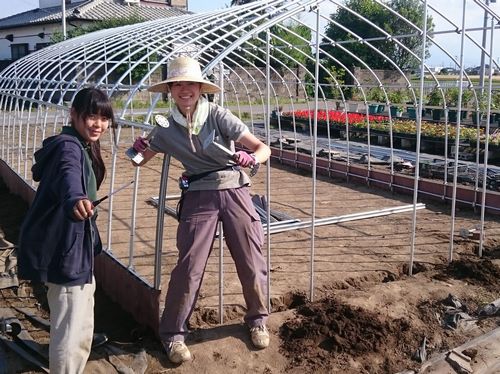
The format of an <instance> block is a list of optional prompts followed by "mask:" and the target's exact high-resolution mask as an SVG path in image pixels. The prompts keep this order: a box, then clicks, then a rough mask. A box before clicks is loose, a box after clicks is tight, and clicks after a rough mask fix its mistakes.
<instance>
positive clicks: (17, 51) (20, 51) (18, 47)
mask: <svg viewBox="0 0 500 374" xmlns="http://www.w3.org/2000/svg"><path fill="white" fill-rule="evenodd" d="M10 53H11V55H12V60H18V59H20V58H21V57H24V56H26V55H27V54H28V53H29V49H28V43H20V44H11V45H10Z"/></svg>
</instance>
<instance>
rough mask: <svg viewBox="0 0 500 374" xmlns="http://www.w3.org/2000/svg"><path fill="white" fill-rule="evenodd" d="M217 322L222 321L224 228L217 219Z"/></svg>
mask: <svg viewBox="0 0 500 374" xmlns="http://www.w3.org/2000/svg"><path fill="white" fill-rule="evenodd" d="M219 323H220V324H221V325H222V324H223V323H224V230H223V227H222V221H219Z"/></svg>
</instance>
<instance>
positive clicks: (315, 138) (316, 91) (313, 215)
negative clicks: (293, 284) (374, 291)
mask: <svg viewBox="0 0 500 374" xmlns="http://www.w3.org/2000/svg"><path fill="white" fill-rule="evenodd" d="M319 20H320V13H319V8H317V9H316V46H315V47H316V62H315V71H314V125H313V126H314V128H313V139H312V142H311V156H312V182H313V185H312V201H311V258H310V284H309V299H310V300H311V301H314V257H315V241H314V239H315V235H316V230H315V220H316V161H317V156H316V145H317V141H318V109H319V108H318V107H319V103H318V96H319V64H320V62H319V50H320V46H319V43H320V33H319Z"/></svg>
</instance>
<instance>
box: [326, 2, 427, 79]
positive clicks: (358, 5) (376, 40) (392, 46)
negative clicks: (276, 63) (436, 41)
mask: <svg viewBox="0 0 500 374" xmlns="http://www.w3.org/2000/svg"><path fill="white" fill-rule="evenodd" d="M345 6H346V7H347V8H349V9H350V10H351V11H353V12H355V13H357V14H359V15H360V16H362V17H364V18H366V19H368V20H369V21H370V22H372V23H373V24H374V25H376V26H378V27H379V28H381V29H383V30H385V31H386V32H387V33H389V34H390V35H392V36H394V37H398V36H403V35H406V36H404V37H398V40H399V41H400V42H401V43H402V44H404V45H405V46H406V47H407V48H408V49H410V50H411V51H413V52H414V53H415V54H416V55H417V56H421V54H422V48H423V43H422V38H421V36H420V35H419V34H418V32H417V30H415V29H414V28H412V26H410V25H409V24H408V23H407V22H405V20H402V19H401V18H399V17H396V16H395V15H394V14H393V13H391V12H390V11H389V10H387V9H386V8H385V7H383V6H382V5H380V4H379V3H377V2H375V1H374V0H347V2H346V4H345ZM388 6H389V7H390V8H392V9H393V10H394V11H396V12H397V13H399V14H400V15H401V16H403V17H404V18H406V19H407V20H408V21H410V22H411V23H413V24H414V25H416V26H417V27H419V28H422V27H423V21H424V20H423V14H424V6H423V4H421V2H420V1H419V0H390V1H389V2H388ZM353 12H350V11H349V10H347V9H345V8H342V7H339V8H338V10H337V12H336V13H334V14H332V15H331V17H330V18H331V20H332V22H330V23H329V24H328V25H327V28H326V35H327V37H328V38H330V39H332V40H334V41H336V42H340V43H341V45H342V47H344V48H345V49H347V50H349V51H350V52H352V54H354V55H355V56H357V57H359V58H360V59H361V60H362V61H365V62H366V63H368V65H369V66H370V67H371V68H373V69H394V66H393V65H392V64H391V63H390V62H389V61H388V60H387V59H386V58H385V57H384V56H381V55H379V54H378V53H376V52H375V51H374V50H373V49H372V48H371V47H369V46H367V45H366V44H365V43H360V42H358V41H356V38H355V37H354V34H355V35H356V36H359V37H361V38H363V39H373V40H369V41H368V42H369V43H370V44H371V45H372V46H373V47H375V48H376V49H378V50H379V51H381V52H382V53H383V54H385V55H386V56H387V57H388V58H390V59H391V60H392V61H394V63H396V65H398V66H399V67H400V68H401V69H402V70H405V69H411V68H415V67H417V66H418V58H416V57H414V56H412V54H411V53H410V52H409V51H407V50H405V49H404V48H402V47H401V46H399V45H398V44H397V43H395V42H394V41H392V40H389V39H387V38H386V35H384V34H383V33H382V32H381V31H379V30H377V29H376V28H375V27H374V26H372V25H371V24H369V23H367V22H366V21H365V20H363V19H361V18H360V17H359V16H358V15H357V14H355V13H353ZM337 24H340V25H342V27H339V26H338V25H337ZM427 27H428V32H431V31H432V29H433V23H432V18H431V17H428V21H427ZM349 30H352V33H351V32H349ZM323 43H325V47H324V48H323V49H324V50H325V51H326V52H328V53H330V54H331V55H332V56H333V57H335V58H336V59H338V60H339V61H340V62H342V63H343V64H344V65H345V66H347V67H348V68H349V69H351V68H352V67H355V66H362V63H361V62H360V61H358V60H357V59H355V58H354V57H352V56H351V55H349V54H348V53H346V52H345V51H344V50H342V49H341V48H339V47H334V46H331V45H329V44H331V42H330V41H329V40H328V39H327V38H325V39H324V40H323Z"/></svg>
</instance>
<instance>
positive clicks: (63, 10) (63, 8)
mask: <svg viewBox="0 0 500 374" xmlns="http://www.w3.org/2000/svg"><path fill="white" fill-rule="evenodd" d="M486 1H488V0H486ZM61 21H62V31H63V39H64V40H66V36H67V34H66V0H61Z"/></svg>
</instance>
